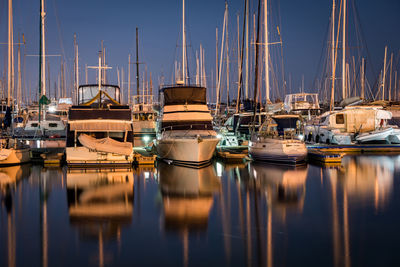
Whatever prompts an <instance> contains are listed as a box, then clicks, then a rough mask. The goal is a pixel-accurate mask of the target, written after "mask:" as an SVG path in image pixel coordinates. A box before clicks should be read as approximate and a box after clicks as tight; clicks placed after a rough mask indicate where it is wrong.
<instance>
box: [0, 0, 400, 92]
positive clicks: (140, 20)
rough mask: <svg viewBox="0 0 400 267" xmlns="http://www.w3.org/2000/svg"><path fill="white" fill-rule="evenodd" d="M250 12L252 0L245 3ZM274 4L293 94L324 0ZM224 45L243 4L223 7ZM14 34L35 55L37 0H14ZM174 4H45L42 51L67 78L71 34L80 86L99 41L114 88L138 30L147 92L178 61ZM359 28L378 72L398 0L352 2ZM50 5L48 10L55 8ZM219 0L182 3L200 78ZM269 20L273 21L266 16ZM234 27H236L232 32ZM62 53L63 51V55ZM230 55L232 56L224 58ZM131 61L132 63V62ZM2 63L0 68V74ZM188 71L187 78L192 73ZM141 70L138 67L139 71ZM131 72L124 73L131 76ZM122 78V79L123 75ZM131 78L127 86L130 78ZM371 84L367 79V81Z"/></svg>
mask: <svg viewBox="0 0 400 267" xmlns="http://www.w3.org/2000/svg"><path fill="white" fill-rule="evenodd" d="M250 2H251V11H252V12H254V10H255V6H256V4H257V1H255V0H251V1H250ZM271 2H272V3H273V5H275V7H276V6H277V4H279V5H280V13H281V14H280V19H281V22H282V25H281V33H282V37H283V46H284V60H285V73H286V74H289V73H291V75H292V80H293V82H292V83H293V87H295V88H298V87H299V85H300V81H301V76H302V75H303V74H304V77H305V87H306V88H309V87H311V86H312V82H313V80H314V78H315V75H316V73H317V67H318V62H319V59H320V57H321V52H322V47H323V43H324V42H326V40H325V39H324V38H325V36H326V33H327V27H328V23H329V19H330V14H331V8H332V1H331V0H318V1H317V0H303V1H294V0H290V1H289V0H281V1H279V0H272V1H271ZM228 4H229V15H230V18H229V28H230V30H231V31H230V42H231V46H234V45H236V27H237V24H236V14H238V13H239V14H240V22H242V16H243V15H242V14H243V5H244V1H242V0H234V1H228ZM13 5H14V36H15V41H17V40H18V33H22V32H23V33H24V34H25V39H26V42H27V45H26V53H27V54H37V53H38V45H39V41H38V35H39V0H14V4H13ZM181 5H182V2H181V1H180V0H168V1H165V0H163V1H162V0H153V1H129V0H117V1H105V0H97V1H93V0H85V1H77V0H69V1H57V0H47V1H46V12H47V17H46V50H47V53H48V54H62V53H65V55H64V56H65V57H66V60H67V64H68V72H69V74H68V75H72V74H71V72H72V62H73V35H74V33H76V34H77V40H78V44H79V54H80V68H81V81H83V79H84V66H85V64H88V65H96V64H97V54H98V51H99V50H100V41H101V40H104V45H105V47H106V49H107V50H106V51H107V55H106V57H107V64H108V65H109V66H111V67H113V69H112V70H111V71H109V72H108V77H109V79H110V82H114V83H116V82H117V75H116V67H123V68H124V69H125V73H126V71H127V65H128V64H127V61H128V54H129V53H131V54H133V55H134V53H135V28H136V27H139V34H140V61H141V62H145V63H146V64H147V66H148V70H149V72H152V73H153V80H154V82H155V86H156V87H157V86H158V82H157V80H158V77H160V76H161V75H162V73H164V75H165V78H166V80H167V81H169V80H170V77H171V75H172V71H173V64H174V61H175V59H179V58H178V55H180V51H181V47H180V46H179V47H177V44H179V45H180V43H181ZM356 5H357V8H358V11H359V16H360V22H361V27H362V29H363V32H364V35H365V36H364V37H365V41H366V44H367V46H368V49H369V52H370V55H371V57H372V58H371V59H369V60H370V61H371V63H372V64H373V65H374V69H375V70H376V71H378V70H379V69H380V68H381V67H382V64H383V56H384V48H385V45H388V46H389V52H394V53H395V56H397V55H398V51H399V48H400V35H399V30H398V29H399V26H400V20H399V18H398V14H400V1H398V0H380V1H374V0H363V1H356ZM55 7H56V8H55ZM224 7H225V1H223V0H202V1H195V0H186V14H187V20H186V24H187V27H188V38H189V41H190V44H188V45H191V46H192V47H191V48H189V55H190V56H191V57H193V55H194V53H193V52H194V51H195V50H198V47H199V45H200V44H202V45H203V46H204V48H205V53H206V59H205V61H206V72H207V75H209V73H210V72H211V69H215V28H216V27H218V28H220V29H221V28H222V23H223V15H224ZM0 15H1V18H0V38H1V39H2V42H6V41H7V1H6V0H3V1H1V3H0ZM274 16H277V15H276V14H274ZM240 27H241V26H240ZM63 49H64V52H63ZM6 52H7V50H6V46H3V47H2V48H1V50H0V57H1V60H0V62H6V61H5V59H6ZM232 56H233V55H232ZM49 60H50V67H51V69H52V71H51V75H52V76H51V79H52V84H53V83H54V81H55V79H56V76H57V75H58V72H59V69H60V66H59V65H60V64H59V62H60V59H59V58H50V59H49ZM132 61H134V60H132ZM37 62H38V60H37V58H34V57H28V58H27V76H26V78H27V84H28V86H32V88H33V87H34V88H33V89H36V88H37V76H38V75H37V65H38V63H37ZM3 66H4V64H2V67H1V68H0V69H1V70H2V69H3ZM193 67H194V66H193V65H191V73H194V69H193ZM142 70H143V66H142ZM134 71H135V68H134V67H133V68H132V75H133V74H134ZM89 74H90V76H89V82H96V80H95V79H96V78H95V77H96V76H95V72H94V71H93V70H91V71H89ZM125 78H126V79H127V75H125ZM132 80H134V78H133V76H132ZM374 82H375V81H370V83H374Z"/></svg>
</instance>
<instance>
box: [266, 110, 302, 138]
mask: <svg viewBox="0 0 400 267" xmlns="http://www.w3.org/2000/svg"><path fill="white" fill-rule="evenodd" d="M272 119H273V120H274V121H275V122H276V124H277V130H278V134H279V135H282V134H283V133H284V131H285V129H296V128H297V121H298V120H299V116H291V115H289V116H274V117H272Z"/></svg>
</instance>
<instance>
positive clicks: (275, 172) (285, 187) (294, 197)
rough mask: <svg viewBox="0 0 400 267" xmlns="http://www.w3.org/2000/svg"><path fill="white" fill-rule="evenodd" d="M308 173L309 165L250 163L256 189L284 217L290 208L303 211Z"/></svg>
mask: <svg viewBox="0 0 400 267" xmlns="http://www.w3.org/2000/svg"><path fill="white" fill-rule="evenodd" d="M307 173H308V166H307V165H304V166H297V167H295V166H287V165H273V164H258V163H253V164H251V165H250V176H251V177H252V178H254V182H255V187H256V189H257V190H258V191H261V192H263V193H264V194H265V197H266V200H267V204H268V206H269V207H271V208H272V209H274V211H276V212H278V213H279V214H280V215H281V216H282V218H283V219H284V217H285V215H286V212H287V211H288V210H290V211H298V212H300V213H301V212H302V211H303V207H304V199H305V195H306V179H307Z"/></svg>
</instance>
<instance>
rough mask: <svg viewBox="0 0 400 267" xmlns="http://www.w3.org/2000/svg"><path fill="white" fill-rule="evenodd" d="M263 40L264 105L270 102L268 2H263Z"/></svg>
mask: <svg viewBox="0 0 400 267" xmlns="http://www.w3.org/2000/svg"><path fill="white" fill-rule="evenodd" d="M264 38H265V54H264V57H265V58H264V60H265V62H264V63H265V98H266V103H269V102H271V101H270V98H269V62H268V61H269V45H268V0H264Z"/></svg>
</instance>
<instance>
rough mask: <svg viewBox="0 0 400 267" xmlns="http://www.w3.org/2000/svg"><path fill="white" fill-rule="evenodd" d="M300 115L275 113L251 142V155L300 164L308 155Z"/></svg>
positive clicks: (256, 158)
mask: <svg viewBox="0 0 400 267" xmlns="http://www.w3.org/2000/svg"><path fill="white" fill-rule="evenodd" d="M300 119H301V118H300V116H299V115H273V116H271V117H269V118H267V120H266V121H265V122H264V123H263V125H262V126H261V127H260V130H259V132H258V133H256V134H253V136H252V139H251V141H250V142H249V155H250V157H251V158H252V159H253V160H255V161H270V162H278V163H286V164H299V163H302V162H304V161H305V159H306V157H307V147H306V144H305V142H304V141H303V140H302V135H301V127H300V124H299V123H298V122H299V121H300Z"/></svg>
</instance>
